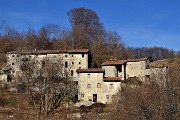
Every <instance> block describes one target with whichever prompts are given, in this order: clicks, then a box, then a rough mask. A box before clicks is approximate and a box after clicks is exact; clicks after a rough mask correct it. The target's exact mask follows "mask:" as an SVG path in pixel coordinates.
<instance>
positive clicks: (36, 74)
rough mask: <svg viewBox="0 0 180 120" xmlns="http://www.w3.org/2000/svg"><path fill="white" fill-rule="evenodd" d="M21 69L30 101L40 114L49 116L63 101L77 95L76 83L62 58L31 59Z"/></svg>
mask: <svg viewBox="0 0 180 120" xmlns="http://www.w3.org/2000/svg"><path fill="white" fill-rule="evenodd" d="M21 69H22V70H23V73H22V79H23V82H24V81H26V85H27V88H28V89H27V91H28V94H29V96H30V98H31V99H30V101H32V102H33V104H34V106H35V109H36V110H37V111H38V112H39V114H43V115H45V116H48V115H49V114H50V113H51V112H52V111H53V110H54V109H56V108H57V107H58V106H59V104H60V103H61V102H62V101H66V102H68V101H70V100H72V99H73V98H74V97H75V95H76V91H77V90H76V83H75V82H74V81H72V79H71V78H70V77H69V74H68V71H67V70H65V69H64V64H63V62H62V59H56V58H50V57H49V58H44V59H42V60H37V59H29V60H27V61H24V63H23V64H22V67H21Z"/></svg>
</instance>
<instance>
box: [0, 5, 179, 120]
mask: <svg viewBox="0 0 180 120" xmlns="http://www.w3.org/2000/svg"><path fill="white" fill-rule="evenodd" d="M67 16H68V18H69V22H70V23H71V28H62V27H60V26H59V25H56V24H48V25H45V26H42V27H41V28H40V29H39V30H34V29H33V28H29V29H28V30H27V31H24V32H19V31H17V30H16V29H15V28H13V27H10V26H8V25H7V24H6V23H5V22H4V21H1V22H0V43H1V44H0V68H2V67H4V66H5V65H6V64H5V63H6V57H5V54H6V53H7V52H9V51H15V50H16V51H21V50H35V49H36V50H46V49H81V48H88V49H90V50H91V55H92V65H91V67H100V65H101V63H102V62H104V61H105V60H107V59H111V58H113V59H127V58H140V57H147V56H152V57H153V58H155V59H156V60H158V59H164V58H169V59H168V60H167V61H168V65H169V69H168V70H169V71H168V73H162V75H163V76H164V77H157V76H154V78H152V81H150V82H149V83H146V84H142V86H139V87H137V88H133V89H132V88H131V87H128V86H127V87H125V88H123V90H122V92H121V93H119V94H117V96H118V97H119V98H120V99H119V100H118V101H117V100H116V101H115V102H114V105H111V106H110V107H108V106H107V107H106V108H105V111H104V113H105V114H103V115H99V113H98V112H94V113H91V112H88V113H86V115H84V111H85V110H82V109H84V108H82V109H81V111H80V112H82V113H81V114H82V115H83V117H82V119H119V120H120V119H135V120H136V119H143V120H144V119H148V120H154V119H158V120H159V119H160V120H161V119H165V120H169V119H171V120H176V119H180V111H179V108H180V97H179V96H180V95H179V94H180V91H179V90H180V89H179V87H180V83H179V79H180V76H179V75H180V74H179V71H180V57H179V55H180V51H179V52H175V51H173V50H169V49H167V48H162V47H150V48H145V47H142V48H133V47H127V46H125V45H124V42H123V41H122V39H121V37H120V35H119V34H118V33H117V32H114V31H108V30H106V29H105V27H104V26H103V23H101V21H100V18H99V17H98V15H97V14H96V12H95V11H93V10H90V9H87V8H74V9H71V10H70V11H68V12H67ZM2 43H3V44H2ZM34 63H36V64H42V63H43V69H42V68H39V69H38V70H36V71H34V70H33V69H34V68H36V67H37V65H36V66H35V65H34ZM58 65H59V66H58ZM21 69H22V71H23V76H22V77H23V78H16V79H18V81H19V82H18V84H19V83H21V85H23V84H25V85H26V86H27V88H26V89H25V92H22V93H18V92H10V91H8V90H7V89H6V88H8V85H4V86H3V87H2V86H1V87H0V119H11V117H12V116H11V115H14V116H13V118H12V119H46V118H47V119H48V118H52V119H67V118H68V116H67V115H68V114H73V113H76V112H77V111H76V110H77V109H76V108H74V107H73V106H69V107H66V104H67V102H69V100H70V99H72V97H73V96H74V92H75V89H76V88H75V85H74V83H73V82H72V81H70V80H69V77H68V73H67V77H63V78H62V77H60V76H61V75H59V74H64V73H62V66H61V63H56V62H51V61H50V60H49V58H47V59H46V60H45V61H44V62H43V61H42V62H41V63H38V61H26V60H25V61H24V63H22V66H21ZM34 74H36V77H35V78H32V77H31V76H32V75H34ZM32 79H33V81H32ZM67 79H68V80H67ZM55 80H56V81H57V80H58V82H54V81H55ZM24 81H26V82H24ZM67 81H69V82H67ZM159 81H163V82H159ZM18 84H16V85H18ZM16 87H17V86H16ZM19 87H20V86H19ZM20 88H22V86H21V87H20ZM35 88H36V89H38V90H39V92H38V93H37V92H34V91H33V89H35ZM57 88H58V91H57ZM65 88H69V89H65ZM47 96H48V97H47ZM88 109H89V108H88ZM109 111H110V112H109ZM67 113H68V114H67ZM69 119H70V118H69ZM77 119H81V118H77Z"/></svg>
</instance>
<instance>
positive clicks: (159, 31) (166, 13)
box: [0, 0, 180, 50]
mask: <svg viewBox="0 0 180 120" xmlns="http://www.w3.org/2000/svg"><path fill="white" fill-rule="evenodd" d="M179 6H180V0H0V21H1V20H5V21H6V24H8V25H11V26H13V27H14V28H16V29H17V30H19V31H23V30H27V29H28V28H34V29H36V30H37V29H39V28H40V27H42V26H43V25H46V24H51V23H53V24H58V25H60V26H62V27H68V28H70V24H69V21H68V17H67V11H69V10H70V9H72V8H77V7H86V8H89V9H92V10H94V11H96V13H97V14H98V16H99V17H100V20H101V22H102V23H103V24H104V26H105V28H106V29H107V30H111V31H116V32H118V33H119V34H120V35H121V37H122V40H123V41H124V42H125V44H126V45H127V46H133V47H152V46H161V47H166V48H169V49H174V50H180V7H179Z"/></svg>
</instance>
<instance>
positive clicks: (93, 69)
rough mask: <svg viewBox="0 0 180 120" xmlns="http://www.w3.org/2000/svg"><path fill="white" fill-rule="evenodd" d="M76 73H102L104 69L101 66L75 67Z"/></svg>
mask: <svg viewBox="0 0 180 120" xmlns="http://www.w3.org/2000/svg"><path fill="white" fill-rule="evenodd" d="M76 72H77V73H104V72H105V70H104V69H102V68H89V69H77V70H76Z"/></svg>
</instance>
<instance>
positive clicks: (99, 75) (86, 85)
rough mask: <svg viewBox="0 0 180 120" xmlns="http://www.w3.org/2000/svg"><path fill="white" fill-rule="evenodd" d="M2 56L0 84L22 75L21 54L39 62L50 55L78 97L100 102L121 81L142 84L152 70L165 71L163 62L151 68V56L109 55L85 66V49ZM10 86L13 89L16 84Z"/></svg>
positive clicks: (87, 54) (108, 99)
mask: <svg viewBox="0 0 180 120" xmlns="http://www.w3.org/2000/svg"><path fill="white" fill-rule="evenodd" d="M6 56H7V66H6V67H5V68H3V69H2V71H1V81H2V82H1V83H2V84H6V83H9V84H11V83H13V82H14V81H16V80H18V78H19V77H20V76H22V75H23V71H22V70H21V65H22V63H23V62H22V61H23V60H24V59H25V58H26V59H29V61H31V60H37V61H40V62H41V65H42V61H43V60H46V58H51V60H53V61H56V60H57V61H61V63H62V64H63V65H62V69H63V74H65V72H68V73H69V77H70V78H71V79H72V80H73V81H75V82H77V86H78V93H77V94H78V95H77V96H78V97H77V99H78V101H92V102H98V103H104V104H110V103H111V102H112V99H114V98H115V97H116V94H117V93H118V92H119V91H121V87H122V85H124V84H125V83H128V82H129V81H132V82H137V81H138V82H139V83H141V84H142V83H144V82H148V81H149V80H150V79H151V76H152V75H153V74H155V73H156V74H158V73H159V74H160V73H161V74H162V73H165V71H166V69H167V67H166V66H165V67H161V68H151V67H150V64H151V62H153V60H152V58H151V57H147V58H140V59H127V60H117V59H110V60H107V61H105V62H103V63H102V64H101V66H102V67H101V68H89V66H90V65H89V64H91V63H90V61H91V60H90V58H91V57H90V50H89V49H72V50H34V51H12V52H8V53H7V55H6ZM40 67H42V66H40ZM2 73H4V74H2ZM16 82H17V81H16ZM18 84H21V83H20V82H19V83H18ZM135 86H138V85H135ZM14 90H16V91H17V88H16V89H14Z"/></svg>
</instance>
